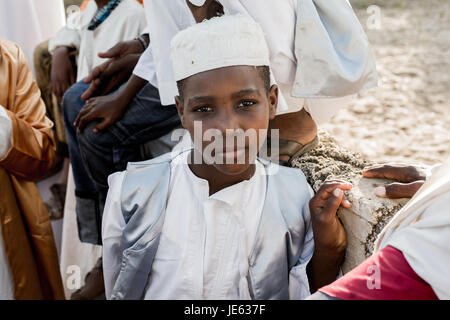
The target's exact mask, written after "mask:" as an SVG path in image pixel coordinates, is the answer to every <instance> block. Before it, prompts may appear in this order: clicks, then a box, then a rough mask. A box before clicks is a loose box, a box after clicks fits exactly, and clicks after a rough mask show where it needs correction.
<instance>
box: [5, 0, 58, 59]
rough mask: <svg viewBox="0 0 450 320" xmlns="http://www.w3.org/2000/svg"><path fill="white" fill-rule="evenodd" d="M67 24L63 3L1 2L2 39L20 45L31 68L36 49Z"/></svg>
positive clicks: (51, 0)
mask: <svg viewBox="0 0 450 320" xmlns="http://www.w3.org/2000/svg"><path fill="white" fill-rule="evenodd" d="M65 23H66V18H65V13H64V3H63V0H38V1H36V0H0V38H5V39H7V40H10V41H13V42H15V43H17V44H18V45H19V46H20V47H21V48H22V50H23V51H24V53H25V56H26V57H27V60H28V63H29V64H30V65H33V52H34V49H35V48H36V46H37V45H38V44H39V43H41V42H43V41H45V40H48V39H49V38H51V37H53V36H54V35H55V34H56V32H57V31H58V30H59V29H61V28H62V27H63V26H64V25H65Z"/></svg>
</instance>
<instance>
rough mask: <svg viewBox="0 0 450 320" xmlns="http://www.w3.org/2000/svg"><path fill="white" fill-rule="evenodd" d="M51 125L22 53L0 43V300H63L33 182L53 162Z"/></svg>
mask: <svg viewBox="0 0 450 320" xmlns="http://www.w3.org/2000/svg"><path fill="white" fill-rule="evenodd" d="M52 126H53V123H52V122H51V121H50V120H49V119H48V118H47V117H46V116H45V106H44V103H43V101H42V99H41V93H40V92H39V89H38V87H37V85H36V83H35V81H34V79H33V75H32V73H31V70H30V68H29V66H28V63H27V61H26V58H25V55H24V54H23V52H22V50H21V49H20V48H19V47H18V46H17V45H16V44H14V43H12V42H9V41H7V40H4V39H0V186H1V193H0V194H1V195H0V208H1V210H0V300H3V299H13V298H14V299H64V293H63V286H62V281H61V275H60V272H59V265H58V254H57V252H56V246H55V242H54V239H53V232H52V226H51V224H50V220H49V217H48V215H47V211H46V209H45V206H44V203H43V202H42V199H41V197H40V195H39V192H38V190H37V188H36V185H35V184H34V182H33V181H35V180H36V179H38V178H40V177H42V176H43V175H45V174H46V173H47V171H48V170H50V168H51V167H52V165H53V163H54V159H55V141H54V139H53V134H52Z"/></svg>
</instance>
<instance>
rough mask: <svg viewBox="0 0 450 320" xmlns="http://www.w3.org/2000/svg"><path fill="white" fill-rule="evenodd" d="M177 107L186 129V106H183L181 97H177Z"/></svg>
mask: <svg viewBox="0 0 450 320" xmlns="http://www.w3.org/2000/svg"><path fill="white" fill-rule="evenodd" d="M175 105H176V107H177V111H178V116H179V117H180V120H181V125H182V126H183V127H184V128H186V127H185V126H184V105H183V101H182V99H181V98H180V96H175Z"/></svg>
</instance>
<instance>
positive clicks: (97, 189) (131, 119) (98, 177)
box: [63, 81, 180, 244]
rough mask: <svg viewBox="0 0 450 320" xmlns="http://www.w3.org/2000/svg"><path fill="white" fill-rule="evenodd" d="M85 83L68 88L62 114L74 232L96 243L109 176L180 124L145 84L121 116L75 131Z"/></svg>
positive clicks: (173, 111) (174, 112)
mask: <svg viewBox="0 0 450 320" xmlns="http://www.w3.org/2000/svg"><path fill="white" fill-rule="evenodd" d="M87 88H88V85H87V84H85V83H84V82H82V81H80V82H78V83H76V84H74V85H73V86H72V87H71V88H70V89H69V90H67V92H66V94H65V95H64V99H63V115H64V123H65V126H66V133H67V142H68V146H69V155H70V162H71V164H72V172H73V176H74V182H75V196H76V213H77V225H78V234H79V237H80V240H81V241H82V242H88V243H92V244H101V219H102V213H103V207H104V203H105V199H106V194H107V191H108V176H109V175H110V174H112V173H114V172H117V171H123V170H125V169H126V166H127V163H128V162H130V161H143V160H147V159H146V156H145V154H144V153H143V152H142V145H144V144H145V143H147V142H149V141H151V140H155V139H158V138H160V137H162V136H164V135H166V134H168V133H170V132H171V131H172V130H173V129H175V128H177V127H179V126H180V119H179V117H178V113H177V110H176V108H175V106H162V105H161V102H160V98H159V93H158V89H156V88H155V87H153V86H152V85H150V84H147V85H146V86H145V87H144V88H143V89H142V90H141V91H140V92H139V93H138V94H137V95H136V97H135V98H134V99H133V101H132V102H131V103H130V104H129V106H128V108H127V110H126V112H125V114H124V116H123V117H122V119H120V120H119V121H117V122H116V123H115V124H114V125H112V126H110V127H109V128H107V129H105V130H102V131H100V132H98V133H94V132H93V131H92V130H93V128H94V127H95V125H97V124H98V123H99V122H100V120H96V121H92V122H91V123H90V124H89V125H87V126H86V127H85V128H84V130H83V132H81V133H77V128H76V127H74V126H73V122H74V121H75V119H76V117H77V116H78V113H79V112H80V110H81V109H82V108H83V107H84V104H85V102H84V101H83V100H82V99H81V94H82V93H83V92H84V91H85V90H86V89H87Z"/></svg>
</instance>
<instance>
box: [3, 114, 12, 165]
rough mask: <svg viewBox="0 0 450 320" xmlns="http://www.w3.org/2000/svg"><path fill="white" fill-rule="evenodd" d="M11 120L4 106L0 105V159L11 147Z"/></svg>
mask: <svg viewBox="0 0 450 320" xmlns="http://www.w3.org/2000/svg"><path fill="white" fill-rule="evenodd" d="M11 132H12V121H11V119H10V118H9V116H8V113H7V112H6V110H5V108H4V107H3V106H2V105H0V160H3V158H4V157H5V156H6V155H7V154H8V151H9V149H11Z"/></svg>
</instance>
